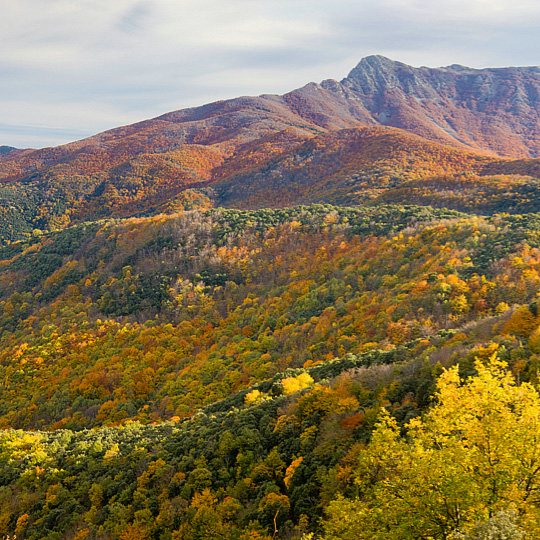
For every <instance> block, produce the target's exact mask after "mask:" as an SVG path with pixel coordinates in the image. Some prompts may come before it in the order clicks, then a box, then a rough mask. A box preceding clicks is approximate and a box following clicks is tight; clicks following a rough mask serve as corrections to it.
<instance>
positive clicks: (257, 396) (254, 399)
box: [244, 389, 269, 406]
mask: <svg viewBox="0 0 540 540" xmlns="http://www.w3.org/2000/svg"><path fill="white" fill-rule="evenodd" d="M267 399H269V398H268V396H266V395H265V394H263V393H262V392H260V391H259V390H256V389H255V390H252V391H251V392H249V393H248V394H247V395H246V397H245V398H244V403H245V404H246V405H247V406H250V405H258V404H259V403H261V402H262V401H265V400H267Z"/></svg>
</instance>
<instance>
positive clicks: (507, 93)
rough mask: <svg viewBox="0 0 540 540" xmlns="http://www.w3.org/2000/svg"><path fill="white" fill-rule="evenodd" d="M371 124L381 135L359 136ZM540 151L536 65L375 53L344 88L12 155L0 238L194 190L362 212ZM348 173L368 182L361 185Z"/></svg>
mask: <svg viewBox="0 0 540 540" xmlns="http://www.w3.org/2000/svg"><path fill="white" fill-rule="evenodd" d="M373 129H378V130H379V132H377V133H378V135H377V137H375V138H374V137H364V135H362V133H363V134H366V133H369V130H373ZM341 132H342V133H341ZM415 137H417V138H418V140H416V139H414V138H415ZM360 140H362V141H364V142H365V144H372V145H373V144H375V140H376V144H377V145H378V146H376V147H369V148H367V147H362V146H361V145H360V146H359V141H360ZM331 141H334V142H336V144H337V148H339V152H336V150H337V148H334V147H332V144H329V143H330V142H331ZM421 141H423V142H421ZM420 147H421V148H422V150H420ZM390 148H391V149H392V150H391V152H389V149H390ZM413 149H414V150H413ZM325 152H326V154H325V155H323V154H324V153H325ZM410 152H412V157H411V156H409V155H408V153H410ZM539 153H540V68H536V67H527V68H493V69H491V68H485V69H482V70H475V69H472V68H467V67H464V66H459V65H455V64H454V65H452V66H447V67H444V68H426V67H421V68H415V67H412V66H408V65H407V64H404V63H402V62H396V61H393V60H390V59H388V58H385V57H382V56H369V57H366V58H364V59H362V60H361V61H360V62H359V63H358V64H357V65H356V66H355V67H354V68H353V69H352V70H351V72H350V73H349V75H348V76H347V77H345V78H344V79H342V80H341V81H337V80H333V79H326V80H324V81H322V82H321V83H308V84H307V85H305V86H303V87H302V88H299V89H296V90H293V91H291V92H289V93H286V94H284V95H282V96H279V95H270V94H263V95H260V96H243V97H238V98H234V99H229V100H224V101H217V102H214V103H209V104H205V105H202V106H199V107H192V108H188V109H181V110H177V111H172V112H168V113H165V114H163V115H161V116H158V117H156V118H153V119H148V120H143V121H140V122H137V123H135V124H131V125H127V126H121V127H118V128H114V129H110V130H107V131H105V132H102V133H99V134H96V135H94V136H92V137H88V138H86V139H83V140H80V141H75V142H72V143H70V144H67V145H63V146H58V147H53V148H44V149H40V150H30V149H26V150H12V151H11V152H9V153H7V154H5V155H3V156H0V202H1V203H2V209H1V212H2V213H3V215H4V220H3V222H4V224H7V225H5V226H3V228H2V230H0V236H3V237H4V238H3V241H4V242H6V241H10V240H14V239H18V238H20V237H21V235H28V234H31V232H32V230H33V229H36V228H37V229H40V230H54V229H58V228H62V227H65V226H67V225H69V224H72V223H79V222H81V221H88V220H94V219H101V218H103V217H128V216H134V215H138V214H140V213H149V212H150V213H151V212H154V211H158V210H162V209H163V208H171V205H172V207H174V208H176V207H178V204H180V205H181V204H183V203H178V201H177V199H178V197H180V199H182V200H184V202H185V201H187V202H188V204H190V205H191V204H193V201H194V199H193V197H192V195H189V194H188V195H186V190H193V189H203V190H206V189H208V188H211V189H212V190H214V193H216V194H217V198H215V199H213V200H207V199H205V197H207V195H208V194H205V195H204V196H203V198H202V199H201V197H200V196H199V194H196V195H195V199H197V201H199V202H198V203H197V204H199V203H201V204H203V205H208V204H210V205H211V204H218V205H219V204H222V205H228V206H233V207H234V205H240V207H242V208H246V209H249V208H260V207H261V206H273V207H280V206H284V205H294V204H304V203H306V202H321V203H332V204H346V205H347V204H348V205H351V204H363V203H365V202H366V201H369V200H370V199H371V198H372V195H373V192H372V190H373V189H375V190H381V189H386V187H387V186H388V185H389V182H390V183H392V182H393V185H394V187H395V185H396V184H397V183H399V182H401V181H404V180H417V179H418V178H417V177H418V175H419V174H422V175H424V176H430V175H431V176H433V175H440V174H446V173H448V174H459V173H462V172H465V173H469V172H471V173H475V174H480V175H482V174H490V171H488V170H487V169H486V167H487V165H488V164H489V163H491V164H492V165H493V167H495V168H498V169H499V170H500V171H502V173H503V174H510V175H511V174H519V175H533V176H534V175H535V174H536V172H534V171H536V170H537V169H538V167H537V166H536V163H535V157H534V156H535V155H538V154H539ZM390 154H391V155H390ZM362 156H364V157H362ZM367 156H369V159H368V158H367ZM381 156H386V157H384V158H383V157H381ZM441 156H445V157H444V158H442V157H441ZM336 160H337V161H336ZM388 160H390V161H388ZM411 160H412V161H411ZM490 160H491V161H490ZM519 160H521V161H519ZM341 162H343V163H344V164H346V166H345V167H340V165H339V163H341ZM412 162H414V168H415V169H416V172H415V171H413V170H412V169H411V167H412ZM441 167H442V168H443V169H444V167H448V169H447V170H441ZM411 174H412V175H413V176H412V177H411ZM355 178H363V179H366V178H367V184H366V182H363V181H362V182H360V183H359V184H358V183H357V184H358V185H357V186H356V187H355V185H353V184H355V182H356V181H355V180H354V179H355ZM299 181H300V185H299V184H298V182H299ZM377 183H379V184H377ZM247 186H250V187H249V189H248V190H246V189H245V188H246V187H247ZM250 190H251V195H250ZM309 191H312V192H313V193H312V194H311V195H310V194H309V193H308V192H309ZM231 193H233V194H234V193H235V194H236V195H234V197H231V196H230V194H231ZM253 193H255V196H252V195H253ZM375 195H376V194H375ZM210 199H211V198H210ZM168 201H169V202H168ZM170 201H172V202H170ZM174 201H176V202H174ZM403 202H407V201H403ZM250 205H251V206H250Z"/></svg>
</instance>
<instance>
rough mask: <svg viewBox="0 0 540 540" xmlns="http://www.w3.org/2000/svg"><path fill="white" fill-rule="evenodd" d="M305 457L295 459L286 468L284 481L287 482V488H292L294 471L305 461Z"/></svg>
mask: <svg viewBox="0 0 540 540" xmlns="http://www.w3.org/2000/svg"><path fill="white" fill-rule="evenodd" d="M303 459H304V458H303V457H302V456H300V457H299V458H297V459H295V460H294V461H293V462H292V463H291V464H290V465H289V466H288V467H287V469H286V471H285V478H284V479H283V482H284V483H285V487H286V488H287V489H290V487H291V484H292V478H293V476H294V473H295V471H296V469H298V467H299V465H300V463H302V461H303Z"/></svg>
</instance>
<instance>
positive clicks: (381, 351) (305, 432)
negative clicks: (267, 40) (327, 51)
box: [0, 60, 540, 540]
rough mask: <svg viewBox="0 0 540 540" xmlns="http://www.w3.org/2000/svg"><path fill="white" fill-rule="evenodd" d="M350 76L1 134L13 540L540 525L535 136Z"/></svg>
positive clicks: (364, 534)
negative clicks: (106, 121)
mask: <svg viewBox="0 0 540 540" xmlns="http://www.w3.org/2000/svg"><path fill="white" fill-rule="evenodd" d="M363 62H364V61H363ZM373 62H375V60H373ZM361 65H362V63H361V64H360V65H359V66H360V67H361ZM385 66H386V64H385ZM400 66H403V64H400ZM400 66H397V65H396V66H394V68H393V69H395V73H396V77H398V78H399V77H402V79H403V77H404V75H403V73H405V71H406V70H405V68H402V67H400ZM406 67H407V66H406ZM355 69H356V71H354V70H353V72H351V75H350V76H349V78H348V79H346V80H345V81H342V83H339V84H342V85H343V88H345V90H346V91H345V90H343V89H342V91H341V92H340V93H338V92H337V90H333V89H332V88H331V87H330V86H329V85H327V87H324V86H321V87H320V88H319V89H318V90H317V89H313V88H310V89H308V90H309V92H308V90H306V89H300V90H298V91H294V92H293V93H291V94H287V95H285V96H275V97H274V98H272V97H271V96H270V97H268V96H266V97H265V96H262V97H259V98H238V99H237V100H230V101H227V102H218V103H216V104H210V105H206V106H204V107H201V108H198V109H187V110H183V111H176V112H175V113H169V114H168V115H165V116H163V117H160V118H158V119H154V120H148V121H145V122H141V123H139V124H135V125H133V126H126V127H123V128H118V129H116V130H111V131H109V132H105V133H103V134H99V135H96V136H94V137H91V138H90V139H85V140H83V141H79V142H76V143H72V144H71V145H66V146H62V147H56V148H46V149H42V150H18V149H12V148H8V147H2V148H5V149H6V150H5V151H2V154H1V155H0V182H1V183H0V214H1V216H2V218H1V220H0V236H1V245H0V428H1V429H0V535H2V538H5V539H6V540H7V539H8V538H10V539H15V538H16V539H17V540H26V539H27V540H39V539H45V538H46V539H48V540H64V539H65V540H218V539H219V540H273V539H276V540H278V539H281V540H301V539H303V540H362V539H365V540H368V539H370V540H371V539H377V540H418V539H425V540H428V539H429V540H485V539H488V538H489V539H498V538H501V539H503V538H504V539H508V540H525V539H528V538H531V539H532V538H538V537H540V499H539V493H540V480H539V479H540V475H539V471H540V395H539V391H540V160H539V159H537V158H536V157H535V148H536V147H535V145H536V144H537V142H538V141H536V139H534V136H535V135H534V133H535V132H533V131H531V133H530V136H529V138H526V137H524V138H523V140H521V143H520V144H517V143H516V144H515V148H516V152H515V154H514V155H512V147H511V145H510V146H507V145H500V146H497V144H496V142H494V141H496V140H497V138H496V135H497V133H498V132H496V131H494V128H493V126H491V127H490V124H489V121H488V120H485V122H484V124H482V125H483V129H484V132H482V131H481V130H480V128H478V125H479V124H478V125H477V124H474V125H473V124H472V123H471V124H470V126H469V127H470V129H469V132H468V135H467V134H465V135H464V134H463V133H465V132H463V133H461V132H460V133H461V135H460V137H459V138H457V139H452V140H451V139H450V138H448V137H446V138H444V137H443V135H441V134H440V133H438V132H437V133H436V132H435V131H433V129H434V128H430V129H432V131H429V130H428V129H427V127H426V126H427V123H426V124H423V123H422V122H420V120H419V121H418V122H419V123H417V124H414V123H412V121H411V118H413V117H414V115H413V114H412V113H411V110H409V109H407V108H405V105H400V106H401V107H402V108H401V109H399V111H401V112H399V114H397V113H396V116H395V118H398V119H400V122H401V124H399V125H398V122H397V120H396V122H394V123H387V125H376V124H375V121H373V122H369V121H368V120H366V118H368V117H367V116H366V117H363V116H361V115H360V112H358V110H357V111H356V112H354V107H359V105H358V99H359V98H358V99H357V100H356V101H354V103H355V104H351V105H350V107H349V108H347V113H345V112H344V111H345V109H344V108H343V107H344V105H343V102H342V100H343V99H346V98H345V97H343V96H346V97H347V96H349V94H351V93H355V95H357V96H359V95H361V92H363V90H362V88H363V87H362V84H364V83H365V81H364V79H362V78H361V77H360V75H359V74H358V70H359V69H360V68H359V67H357V68H355ZM380 69H383V68H382V67H381V68H380ZM384 69H388V67H387V66H386V67H384ZM410 69H416V68H410ZM523 69H525V68H523ZM400 70H401V71H400ZM493 71H494V72H495V71H496V70H493ZM366 73H367V71H366ZM407 73H409V72H406V73H405V74H407ZM365 76H367V75H365ZM496 76H497V74H495V75H493V77H496ZM527 76H529V75H527ZM362 77H364V75H362ZM456 77H458V75H456ZM516 77H517V76H516ZM523 77H525V75H523ZM531 77H532V76H531ZM537 78H538V79H540V77H537ZM400 80H401V79H400ZM505 80H506V79H505ZM347 81H349V82H347ZM355 81H356V82H355ZM513 81H514V82H512V84H513V85H514V86H516V87H519V85H520V84H522V83H523V81H522V80H520V79H519V78H518V77H517V78H516V79H515V80H513ZM537 82H538V84H539V85H540V80H539V81H537ZM361 83H362V84H361ZM336 84H337V83H336ZM456 84H457V83H456ZM514 86H513V87H512V88H514ZM404 88H405V87H404ZM458 90H459V88H458ZM315 91H317V92H320V93H321V94H320V95H319V96H318V98H317V99H315V98H313V96H312V93H313V92H315ZM332 92H335V95H333V94H332ZM381 92H382V90H381ZM385 92H386V93H383V94H381V95H384V96H386V97H385V99H386V100H387V101H388V103H390V102H392V103H393V104H394V106H395V107H398V105H396V103H397V101H396V99H397V98H396V95H397V94H396V95H394V94H392V92H396V90H395V88H394V89H386V90H385ZM402 92H405V90H403V89H402ZM362 95H363V94H362ZM404 95H405V94H404ZM310 96H311V97H310ZM349 97H350V96H349ZM368 97H369V96H368ZM323 98H324V99H323ZM347 99H349V98H348V97H347ZM370 99H372V96H371V97H369V100H370ZM381 99H382V98H381ZM404 99H405V98H404ZM310 100H311V101H310ZM369 100H368V98H366V101H365V103H364V105H362V107H364V108H365V111H366V113H365V114H367V113H368V112H369V111H368V108H367V107H368V105H369V106H372V107H375V105H373V103H372V101H369ZM351 103H352V101H351ZM370 104H371V105H370ZM496 105H497V104H495V105H493V107H494V108H495V109H496ZM460 106H461V107H462V109H460V110H461V113H460V114H462V115H463V117H464V118H465V117H466V115H468V114H469V113H471V110H473V112H474V111H475V110H476V109H478V115H480V116H481V114H484V112H485V111H484V110H483V109H482V110H480V107H479V106H478V105H477V104H476V103H473V104H472V105H471V103H470V101H465V100H464V101H463V103H462V104H461V105H460ZM418 107H419V105H418ZM441 107H442V108H441V110H442V111H443V112H439V113H438V114H439V115H443V113H444V110H446V109H444V107H443V106H441ZM456 107H457V105H456ZM471 108H472V109H471ZM396 110H397V109H396ZM426 110H427V109H426ZM452 110H453V109H452ZM456 110H457V109H456ZM351 111H352V112H351ZM362 111H364V109H362ZM505 111H506V112H507V113H508V111H507V110H506V109H505ZM371 112H372V111H371ZM371 112H370V114H371ZM353 113H354V114H353ZM428 113H429V114H430V115H431V118H435V119H438V121H440V122H442V120H440V118H442V116H437V114H435V113H434V112H433V110H431V109H429V110H427V112H426V111H424V112H423V113H422V114H428ZM362 114H364V112H362ZM373 114H374V113H373ZM415 114H417V115H420V112H418V111H417V112H416V113H415ZM444 114H446V113H444ZM452 114H454V116H455V117H456V118H458V119H459V116H458V115H457V113H456V112H455V111H454V112H453V113H452ZM471 114H472V113H471ZM500 114H501V118H502V119H503V120H504V121H505V122H506V124H505V125H506V126H507V127H508V130H510V129H511V128H512V129H514V132H512V133H514V135H512V136H513V137H518V136H521V135H522V134H523V130H519V129H517V128H515V126H516V122H517V120H516V119H515V118H513V117H512V118H511V117H510V116H509V114H510V113H508V114H507V115H506V116H504V115H503V114H502V113H500ZM505 114H506V113H505ZM411 115H412V116H411ZM417 117H418V118H423V117H420V116H417ZM373 118H375V116H373ZM445 118H446V117H445ZM467 118H468V117H467ZM503 120H501V122H502V121H503ZM445 121H446V120H445ZM458 124H459V122H457V120H456V128H455V129H456V131H457V130H458V128H459V129H462V130H465V129H466V126H467V122H465V121H464V122H463V123H462V124H459V125H458ZM498 125H499V124H498ZM501 129H502V128H501ZM441 133H442V132H441ZM520 134H521V135H520ZM458 139H459V140H458ZM516 140H517V139H516ZM463 141H466V142H467V141H468V142H467V144H465V143H464V142H463Z"/></svg>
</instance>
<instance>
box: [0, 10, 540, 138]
mask: <svg viewBox="0 0 540 540" xmlns="http://www.w3.org/2000/svg"><path fill="white" fill-rule="evenodd" d="M0 13H1V14H2V16H1V17H0V50H1V51H2V53H1V54H0V146H1V145H8V146H15V147H18V148H27V147H33V148H42V147H46V146H55V145H58V144H63V143H67V142H70V141H74V140H78V139H82V138H84V137H86V136H90V135H93V134H95V133H98V132H100V131H104V130H106V129H110V128H114V127H117V126H120V125H125V124H130V123H133V122H137V121H140V120H144V119H146V118H152V117H155V116H159V115H161V114H164V113H166V112H169V111H173V110H177V109H181V108H185V107H193V106H197V105H202V104H204V103H208V102H211V101H216V100H220V99H228V98H232V97H237V96H240V95H259V94H263V93H268V94H273V93H275V94H282V93H285V92H288V91H290V90H293V89H294V88H298V87H300V86H303V85H304V84H306V83H308V82H310V81H316V82H320V81H322V80H324V79H328V78H332V79H338V80H340V79H342V78H344V77H345V76H346V75H347V74H348V72H349V71H350V70H351V69H352V68H353V67H354V66H355V65H356V64H357V63H358V62H359V61H360V60H361V59H362V58H363V57H365V56H368V55H371V54H382V55H384V56H387V57H389V58H392V59H393V60H398V61H400V62H405V63H407V64H410V65H413V66H422V65H425V66H430V67H438V66H445V65H450V64H462V65H467V66H470V67H475V68H482V67H502V66H510V65H512V66H528V65H540V2H535V1H533V0H0Z"/></svg>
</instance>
